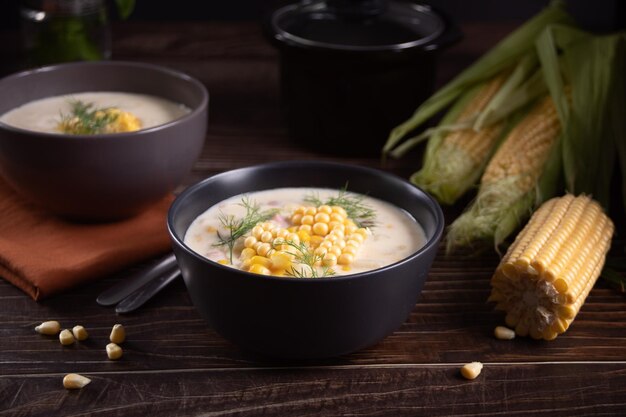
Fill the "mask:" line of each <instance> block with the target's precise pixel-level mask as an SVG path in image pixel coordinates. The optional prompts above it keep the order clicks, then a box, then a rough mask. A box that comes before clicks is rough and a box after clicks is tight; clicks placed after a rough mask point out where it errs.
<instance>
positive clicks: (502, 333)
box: [493, 326, 515, 340]
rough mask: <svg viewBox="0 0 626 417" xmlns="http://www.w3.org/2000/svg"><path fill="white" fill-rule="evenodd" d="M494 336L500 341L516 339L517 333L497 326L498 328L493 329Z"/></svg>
mask: <svg viewBox="0 0 626 417" xmlns="http://www.w3.org/2000/svg"><path fill="white" fill-rule="evenodd" d="M493 335H494V336H495V337H496V339H500V340H511V339H515V331H514V330H511V329H509V328H508V327H504V326H496V328H495V329H493Z"/></svg>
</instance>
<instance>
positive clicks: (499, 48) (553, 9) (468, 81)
mask: <svg viewBox="0 0 626 417" xmlns="http://www.w3.org/2000/svg"><path fill="white" fill-rule="evenodd" d="M553 23H563V24H571V23H572V19H571V17H570V16H569V15H568V14H567V13H566V12H565V10H564V8H563V2H561V1H554V2H552V3H551V4H550V6H548V7H547V8H546V9H544V10H543V11H542V12H541V13H539V14H537V15H536V16H535V17H533V18H532V19H530V20H528V21H527V22H526V23H525V24H524V25H522V26H521V27H520V28H518V29H517V30H515V31H514V32H513V33H511V34H510V35H508V36H507V37H506V38H504V39H503V40H502V41H500V42H499V43H498V44H497V45H496V46H494V47H493V48H492V49H491V50H490V51H489V52H487V53H486V54H485V55H483V56H482V57H481V58H480V59H478V60H477V61H476V62H475V63H474V64H472V65H471V66H469V67H468V68H467V69H466V70H465V71H463V72H462V73H461V74H459V75H458V76H457V77H455V78H454V79H453V80H452V81H450V82H449V83H448V84H446V85H445V86H444V87H443V88H441V89H440V90H439V91H437V92H436V93H435V94H434V95H433V96H431V97H430V98H429V99H427V100H426V101H425V102H424V103H422V105H420V106H419V107H418V108H417V110H416V111H415V113H414V114H413V116H411V118H410V119H408V120H407V121H405V122H404V123H402V124H400V125H398V126H396V127H395V128H394V129H393V130H392V131H391V133H390V135H389V138H388V139H387V142H386V143H385V146H384V147H383V155H387V154H388V153H389V152H390V151H391V150H392V149H393V148H394V147H395V146H396V145H397V144H398V143H399V142H400V141H401V140H402V139H403V138H404V137H405V136H406V135H407V134H408V133H409V132H411V131H412V130H414V129H416V128H417V127H419V126H420V125H422V124H423V123H424V122H426V121H427V120H428V119H430V118H431V117H433V116H434V115H435V114H437V113H438V112H439V111H441V110H443V109H444V108H445V107H446V106H448V105H449V104H450V103H451V102H452V101H454V100H455V99H456V98H458V97H459V96H460V95H461V94H462V93H463V92H464V91H466V90H467V89H468V88H470V87H472V86H474V85H475V84H477V83H481V82H484V81H486V80H488V79H490V78H492V77H494V76H495V75H496V74H498V73H499V72H501V71H502V70H504V69H506V68H508V67H511V66H514V65H516V62H517V61H518V60H519V59H520V58H521V57H523V56H524V55H526V54H527V53H528V52H529V51H531V50H532V49H533V48H534V42H535V38H536V37H537V36H538V35H539V33H541V31H542V30H543V29H544V28H545V27H546V26H547V25H549V24H553Z"/></svg>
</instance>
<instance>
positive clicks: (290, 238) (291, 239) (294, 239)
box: [287, 230, 302, 245]
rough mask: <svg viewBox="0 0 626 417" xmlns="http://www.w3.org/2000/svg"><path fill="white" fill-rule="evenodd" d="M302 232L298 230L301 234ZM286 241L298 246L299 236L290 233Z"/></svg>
mask: <svg viewBox="0 0 626 417" xmlns="http://www.w3.org/2000/svg"><path fill="white" fill-rule="evenodd" d="M301 231H302V230H300V232H301ZM287 241H289V242H291V243H293V244H294V245H299V244H300V236H299V235H298V233H291V234H290V235H289V236H287Z"/></svg>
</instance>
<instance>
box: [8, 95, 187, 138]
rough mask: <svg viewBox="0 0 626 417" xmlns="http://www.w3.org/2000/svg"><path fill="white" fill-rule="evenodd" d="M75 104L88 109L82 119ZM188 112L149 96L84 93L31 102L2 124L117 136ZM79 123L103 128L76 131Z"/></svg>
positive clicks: (83, 113)
mask: <svg viewBox="0 0 626 417" xmlns="http://www.w3.org/2000/svg"><path fill="white" fill-rule="evenodd" d="M76 103H80V104H82V105H83V106H84V107H86V110H85V111H83V112H82V113H81V114H79V115H78V116H79V117H77V115H76V106H75V105H76ZM98 111H100V113H97V112H98ZM189 112H190V109H189V108H187V107H185V106H184V105H182V104H179V103H174V102H173V101H170V100H167V99H164V98H161V97H156V96H151V95H146V94H134V93H123V92H84V93H77V94H71V95H61V96H54V97H47V98H43V99H40V100H35V101H31V102H29V103H26V104H24V105H22V106H20V107H17V108H15V109H13V110H10V111H8V112H7V113H5V114H3V115H2V116H0V121H1V122H3V123H5V124H7V125H10V126H14V127H18V128H22V129H27V130H35V131H39V132H46V133H80V134H89V133H94V134H96V133H118V132H124V131H133V130H139V129H146V128H149V127H153V126H158V125H161V124H164V123H167V122H170V121H172V120H174V119H178V118H179V117H181V116H183V115H185V114H187V113H189ZM89 118H90V119H89ZM77 122H84V123H85V124H87V123H90V122H93V124H94V126H95V125H98V126H103V129H101V130H99V131H97V130H94V129H92V130H94V131H93V132H89V131H82V130H77V129H76V131H75V132H73V131H72V128H73V127H76V123H77ZM104 122H109V123H108V125H107V124H106V123H104ZM73 123H74V125H73ZM78 127H81V126H80V125H78Z"/></svg>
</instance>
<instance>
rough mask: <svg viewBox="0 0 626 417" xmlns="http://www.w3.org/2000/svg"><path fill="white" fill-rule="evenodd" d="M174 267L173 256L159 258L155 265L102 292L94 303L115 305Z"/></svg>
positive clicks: (174, 259) (174, 260)
mask: <svg viewBox="0 0 626 417" xmlns="http://www.w3.org/2000/svg"><path fill="white" fill-rule="evenodd" d="M175 265H176V258H175V257H174V254H173V253H172V254H169V255H167V256H165V257H164V258H161V259H160V260H159V261H158V262H156V263H155V264H153V265H151V266H149V267H147V268H146V269H142V270H141V271H139V272H137V273H135V274H133V275H131V276H130V277H128V278H127V279H125V280H123V281H121V282H120V283H118V284H116V285H114V286H112V287H111V288H109V289H107V290H105V291H103V292H102V293H101V294H100V295H99V296H98V298H97V299H96V302H97V303H98V304H100V305H101V306H112V305H113V304H117V303H119V302H120V301H122V300H123V299H125V298H126V297H128V296H129V295H130V294H132V293H133V292H134V291H136V290H138V289H139V288H141V287H143V286H144V285H146V284H147V283H148V282H150V281H152V280H153V279H155V278H157V277H158V276H160V275H162V274H164V273H166V272H167V271H168V270H170V269H172V267H174V266H175Z"/></svg>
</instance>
